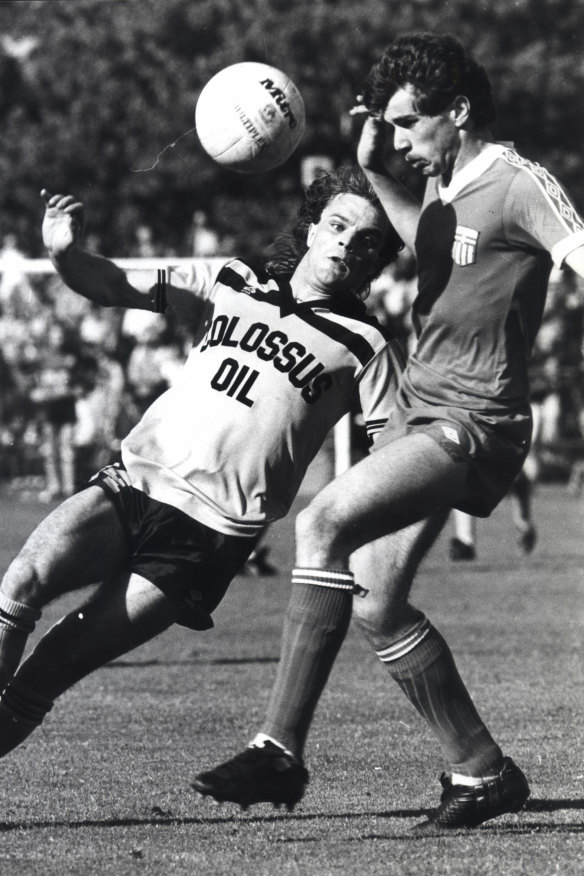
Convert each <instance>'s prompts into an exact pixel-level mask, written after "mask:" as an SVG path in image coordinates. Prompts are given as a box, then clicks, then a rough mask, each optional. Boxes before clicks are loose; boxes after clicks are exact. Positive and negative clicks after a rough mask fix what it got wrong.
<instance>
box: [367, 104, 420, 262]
mask: <svg viewBox="0 0 584 876" xmlns="http://www.w3.org/2000/svg"><path fill="white" fill-rule="evenodd" d="M355 112H356V113H361V112H365V108H364V107H363V108H362V107H358V108H356V110H355ZM387 127H388V126H387V123H386V122H384V121H383V119H378V118H376V117H374V116H371V115H369V114H367V118H366V120H365V124H364V125H363V130H362V131H361V138H360V140H359V145H358V147H357V161H358V162H359V164H360V165H361V167H362V168H363V170H364V171H365V173H366V175H367V178H368V179H369V181H370V183H371V185H372V186H373V188H374V189H375V191H376V192H377V196H378V197H379V200H380V201H381V203H382V205H383V209H384V210H385V212H386V213H387V215H388V217H389V220H390V222H391V224H392V225H393V227H394V228H395V230H396V231H397V233H398V234H399V236H400V237H401V239H402V240H403V242H404V243H405V245H406V246H407V247H408V248H409V249H410V250H411V251H412V252H415V241H416V231H417V228H418V221H419V218H420V204H419V202H418V201H417V200H416V198H415V197H414V196H413V195H412V194H411V192H409V191H408V189H406V187H405V186H404V185H402V184H401V183H400V182H399V181H398V180H397V179H395V177H393V176H392V175H391V174H390V173H389V172H388V170H387V167H386V166H385V161H384V151H385V143H386V131H387Z"/></svg>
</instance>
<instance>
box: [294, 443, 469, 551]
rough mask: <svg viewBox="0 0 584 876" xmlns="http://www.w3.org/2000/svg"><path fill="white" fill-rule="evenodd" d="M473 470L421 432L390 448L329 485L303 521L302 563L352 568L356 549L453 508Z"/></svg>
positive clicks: (299, 522)
mask: <svg viewBox="0 0 584 876" xmlns="http://www.w3.org/2000/svg"><path fill="white" fill-rule="evenodd" d="M467 475H468V467H467V465H466V464H465V463H463V462H456V461H454V460H453V459H452V458H451V457H450V456H449V455H448V454H447V453H446V451H444V450H443V449H442V448H441V447H440V446H439V445H438V444H437V443H436V442H435V441H433V440H432V439H431V438H430V437H429V436H427V435H424V434H422V433H415V434H412V435H408V436H406V437H404V438H400V439H398V440H396V441H394V442H392V443H391V444H387V445H385V446H384V447H382V448H381V449H380V450H377V451H375V452H373V453H372V454H371V455H370V456H368V457H367V458H366V459H364V460H362V461H361V462H359V463H357V465H355V466H353V468H350V469H349V470H348V471H347V472H345V473H344V474H342V475H340V477H338V478H336V479H335V480H334V481H332V482H331V483H330V484H328V486H326V487H325V488H324V489H323V490H321V492H320V493H318V495H317V496H316V497H315V498H314V499H313V500H312V502H311V503H310V505H309V506H308V507H307V508H306V509H304V511H302V512H301V513H300V514H299V515H298V518H297V525H296V562H297V565H299V566H304V567H310V566H315V567H338V568H343V567H344V568H346V566H347V564H348V558H349V555H350V554H351V553H353V551H355V550H357V549H358V548H360V547H362V546H363V545H364V544H367V543H368V542H370V541H375V540H376V539H378V538H382V537H383V536H385V535H388V534H390V533H393V532H397V531H398V530H401V529H404V528H405V527H407V526H410V525H411V524H413V523H416V522H419V521H421V520H424V519H426V518H428V517H430V516H432V515H434V514H436V513H439V512H441V511H443V510H445V509H449V508H450V507H451V506H452V505H453V504H455V503H456V502H457V501H458V500H460V498H461V497H462V496H463V495H464V491H465V489H466V482H467Z"/></svg>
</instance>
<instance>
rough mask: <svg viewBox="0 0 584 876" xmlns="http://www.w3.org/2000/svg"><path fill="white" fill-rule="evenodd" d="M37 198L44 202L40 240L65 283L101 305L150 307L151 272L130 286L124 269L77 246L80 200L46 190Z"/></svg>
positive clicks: (80, 228) (78, 241)
mask: <svg viewBox="0 0 584 876" xmlns="http://www.w3.org/2000/svg"><path fill="white" fill-rule="evenodd" d="M41 197H42V198H43V200H44V202H45V216H44V219H43V242H44V244H45V246H46V248H47V250H48V253H49V257H50V259H51V261H52V263H53V264H54V266H55V268H56V270H57V272H58V273H59V275H60V277H61V279H62V280H63V282H64V283H65V285H67V286H69V288H70V289H73V291H74V292H78V293H79V295H83V296H84V297H85V298H89V299H90V300H91V301H95V302H96V304H101V305H103V306H104V307H113V306H120V307H133V308H138V309H140V310H152V309H153V295H152V289H153V288H154V287H155V283H156V276H155V274H154V272H153V271H152V272H145V276H144V278H143V287H142V288H137V287H136V286H135V285H132V284H131V283H129V282H128V278H127V276H126V274H125V272H124V271H123V270H122V269H121V268H119V267H118V266H117V265H115V264H114V263H113V262H111V261H109V259H105V258H103V257H102V256H98V255H94V254H93V253H89V252H87V251H86V250H84V249H83V248H82V247H81V245H80V239H81V233H82V230H83V214H84V209H83V204H82V203H81V201H77V200H75V198H74V197H73V196H72V195H59V194H57V195H51V194H50V193H49V192H48V191H47V190H46V189H43V190H42V192H41ZM141 285H142V284H141Z"/></svg>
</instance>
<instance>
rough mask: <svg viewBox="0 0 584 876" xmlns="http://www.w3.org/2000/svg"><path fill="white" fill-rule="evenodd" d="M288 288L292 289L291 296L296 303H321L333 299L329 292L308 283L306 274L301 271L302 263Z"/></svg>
mask: <svg viewBox="0 0 584 876" xmlns="http://www.w3.org/2000/svg"><path fill="white" fill-rule="evenodd" d="M290 286H291V288H292V295H293V297H294V299H295V300H296V301H297V302H298V303H301V302H303V301H322V299H323V298H332V297H333V295H332V293H331V292H330V291H329V290H325V289H322V288H320V286H318V285H316V284H315V283H312V282H310V280H309V278H308V276H307V272H306V271H305V270H304V269H303V263H302V262H301V263H300V264H299V266H298V268H297V269H296V271H295V273H294V274H293V275H292V277H291V279H290Z"/></svg>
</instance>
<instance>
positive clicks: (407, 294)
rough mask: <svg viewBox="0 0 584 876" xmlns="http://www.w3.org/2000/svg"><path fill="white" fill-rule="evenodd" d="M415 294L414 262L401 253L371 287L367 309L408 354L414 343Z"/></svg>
mask: <svg viewBox="0 0 584 876" xmlns="http://www.w3.org/2000/svg"><path fill="white" fill-rule="evenodd" d="M416 294H417V281H416V262H415V259H414V258H413V256H412V255H411V254H409V253H407V252H401V253H400V255H399V257H398V259H397V260H396V261H395V262H393V264H391V265H388V266H387V267H386V268H385V270H384V271H383V272H382V273H381V274H380V276H379V277H378V278H377V279H376V280H375V282H374V283H372V284H371V294H370V296H369V298H368V300H367V308H368V310H369V311H370V312H371V313H373V314H374V315H375V316H376V317H377V319H378V320H379V321H380V323H381V324H382V325H384V326H386V328H387V329H388V330H389V331H390V332H391V334H392V336H393V337H395V338H397V339H398V340H399V341H400V342H401V343H402V345H403V347H404V349H405V350H409V351H410V352H411V350H412V348H413V344H414V341H415V335H414V330H413V326H412V320H411V309H412V303H413V301H414V299H415V297H416Z"/></svg>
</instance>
